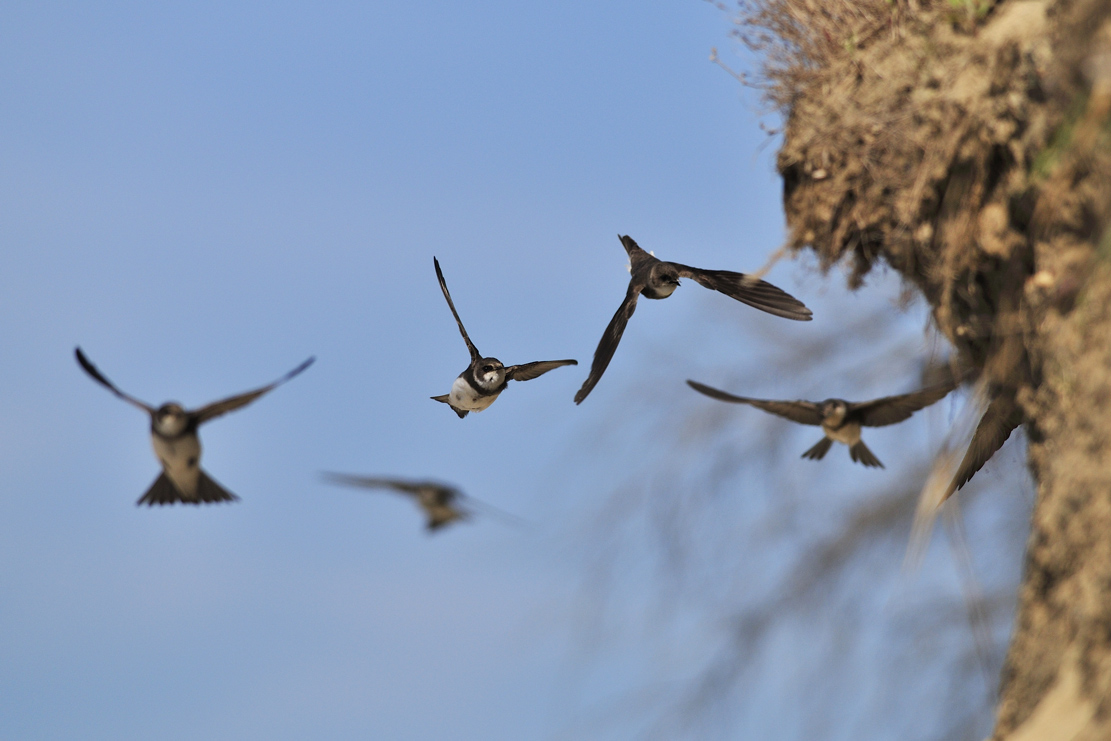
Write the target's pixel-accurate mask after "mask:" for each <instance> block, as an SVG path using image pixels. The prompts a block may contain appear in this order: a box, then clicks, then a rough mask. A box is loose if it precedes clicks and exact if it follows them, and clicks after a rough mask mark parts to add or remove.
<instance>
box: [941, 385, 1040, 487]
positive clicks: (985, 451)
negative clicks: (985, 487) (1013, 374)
mask: <svg viewBox="0 0 1111 741" xmlns="http://www.w3.org/2000/svg"><path fill="white" fill-rule="evenodd" d="M1020 424H1022V408H1021V407H1019V405H1018V402H1017V401H1015V396H1014V393H1013V392H1004V393H1003V394H1001V395H999V396H997V397H995V398H994V399H992V401H991V403H990V404H988V408H987V410H986V411H985V412H984V416H983V417H981V418H980V424H978V425H976V432H974V433H973V434H972V442H970V443H969V444H968V450H967V451H966V452H965V454H964V458H963V459H962V460H961V465H960V467H959V468H957V475H956V476H954V477H953V483H951V484H950V485H949V490H948V491H947V492H946V493H945V497H944V498H943V499H942V501H944V500H945V499H948V498H949V497H950V496H951V495H952V494H953V492H955V491H956V490H957V489H960V488H961V487H962V486H964V485H965V484H967V483H968V481H969V480H970V479H971V478H972V477H973V476H975V475H976V472H977V471H979V470H980V469H981V468H983V467H984V464H985V463H987V462H988V461H989V460H990V459H991V457H992V456H993V455H995V451H997V450H999V449H1000V448H1001V447H1003V443H1005V442H1007V438H1009V437H1010V436H1011V432H1013V431H1014V429H1015V428H1016V427H1018V426H1019V425H1020Z"/></svg>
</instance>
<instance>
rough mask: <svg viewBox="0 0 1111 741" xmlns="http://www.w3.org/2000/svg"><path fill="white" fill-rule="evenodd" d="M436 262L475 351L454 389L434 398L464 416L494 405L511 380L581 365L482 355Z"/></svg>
mask: <svg viewBox="0 0 1111 741" xmlns="http://www.w3.org/2000/svg"><path fill="white" fill-rule="evenodd" d="M432 263H433V265H435V266H436V277H437V278H439V280H440V290H441V291H443V292H444V298H445V299H447V305H448V308H449V309H451V313H452V315H453V316H454V317H455V323H456V324H458V325H459V334H461V335H463V341H464V342H466V343H467V350H469V351H470V353H471V364H470V365H469V366H467V369H466V370H465V371H463V372H462V373H460V374H459V377H458V378H456V379H455V383H453V384H452V385H451V392H450V393H447V394H441V395H440V396H433V397H432V400H433V401H440V402H443V403H444V404H447V405H448V406H450V407H451V408H452V409H453V410H454V411H455V413H456V414H458V415H459V418H460V419H462V418H463V417H466V416H467V414H468V413H469V412H481V411H482V410H484V409H486V408H487V407H489V406H490V405H491V404H493V403H494V402H495V401H496V400H497V398H498V396H499V395H500V394H501V392H502V391H505V387H506V386H508V385H509V382H510V381H531V380H532V379H533V378H538V377H539V376H542V375H544V374H545V373H547V372H548V371H550V370H553V369H555V368H559V367H560V366H562V365H578V364H579V361H577V360H538V361H536V362H534V363H525V364H524V365H511V366H508V367H506V366H504V365H503V364H502V362H501V361H500V360H498V359H497V358H484V357H482V353H480V352H479V351H478V348H477V347H475V346H474V343H473V342H471V338H470V337H468V336H467V330H466V329H465V328H464V327H463V320H462V319H460V318H459V312H458V311H456V310H455V303H454V302H453V301H452V300H451V294H450V293H448V290H447V283H446V282H445V281H444V273H443V271H441V270H440V261H439V260H437V259H436V258H435V257H433V258H432Z"/></svg>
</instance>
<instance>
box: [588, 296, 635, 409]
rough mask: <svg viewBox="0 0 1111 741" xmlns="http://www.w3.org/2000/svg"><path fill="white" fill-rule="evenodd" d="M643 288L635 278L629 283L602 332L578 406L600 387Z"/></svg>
mask: <svg viewBox="0 0 1111 741" xmlns="http://www.w3.org/2000/svg"><path fill="white" fill-rule="evenodd" d="M642 288H644V285H643V284H642V283H641V282H640V281H638V280H636V279H635V278H634V279H633V280H631V281H630V282H629V290H628V292H627V293H626V294H625V300H624V301H622V302H621V306H620V307H619V308H618V309H617V313H616V314H614V315H613V319H610V323H609V325H608V326H607V327H606V330H605V331H604V332H602V339H601V340H599V341H598V348H597V349H596V350H595V351H594V362H593V363H591V364H590V375H589V376H587V377H586V380H585V381H583V385H582V388H580V389H579V390H578V393H576V394H575V403H576V404H581V403H582V401H583V399H585V398H586V397H587V396H588V395H589V394H590V392H591V391H592V390H593V389H594V387H595V386H597V385H598V381H600V380H602V374H603V373H605V372H606V367H607V366H608V365H609V364H610V361H611V360H613V354H614V353H615V352H617V345H618V344H619V343H620V342H621V335H623V334H624V333H625V326H626V325H627V324H628V323H629V317H631V316H632V315H633V312H634V311H636V308H637V297H639V296H640V291H641V289H642Z"/></svg>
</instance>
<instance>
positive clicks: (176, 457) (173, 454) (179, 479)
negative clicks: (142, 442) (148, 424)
mask: <svg viewBox="0 0 1111 741" xmlns="http://www.w3.org/2000/svg"><path fill="white" fill-rule="evenodd" d="M151 444H152V445H153V446H154V454H155V455H156V456H158V461H159V463H161V464H162V470H163V471H165V473H166V476H167V477H168V478H169V479H170V481H172V482H174V486H176V487H177V488H178V491H180V492H181V493H182V494H184V495H185V496H187V497H196V496H197V481H198V479H199V478H200V471H201V441H200V439H199V438H198V437H197V436H196V435H185V436H183V437H178V438H174V439H173V440H166V439H164V438H161V437H159V436H158V435H151Z"/></svg>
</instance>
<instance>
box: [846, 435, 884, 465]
mask: <svg viewBox="0 0 1111 741" xmlns="http://www.w3.org/2000/svg"><path fill="white" fill-rule="evenodd" d="M849 456H850V457H852V459H853V463H862V464H864V465H865V466H868V467H869V468H883V464H882V463H880V459H879V458H877V457H876V456H875V455H873V454H872V451H871V450H868V446H867V445H865V444H864V441H863V440H858V441H857V442H856V443H854V444H853V445H852V447H850V448H849Z"/></svg>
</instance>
